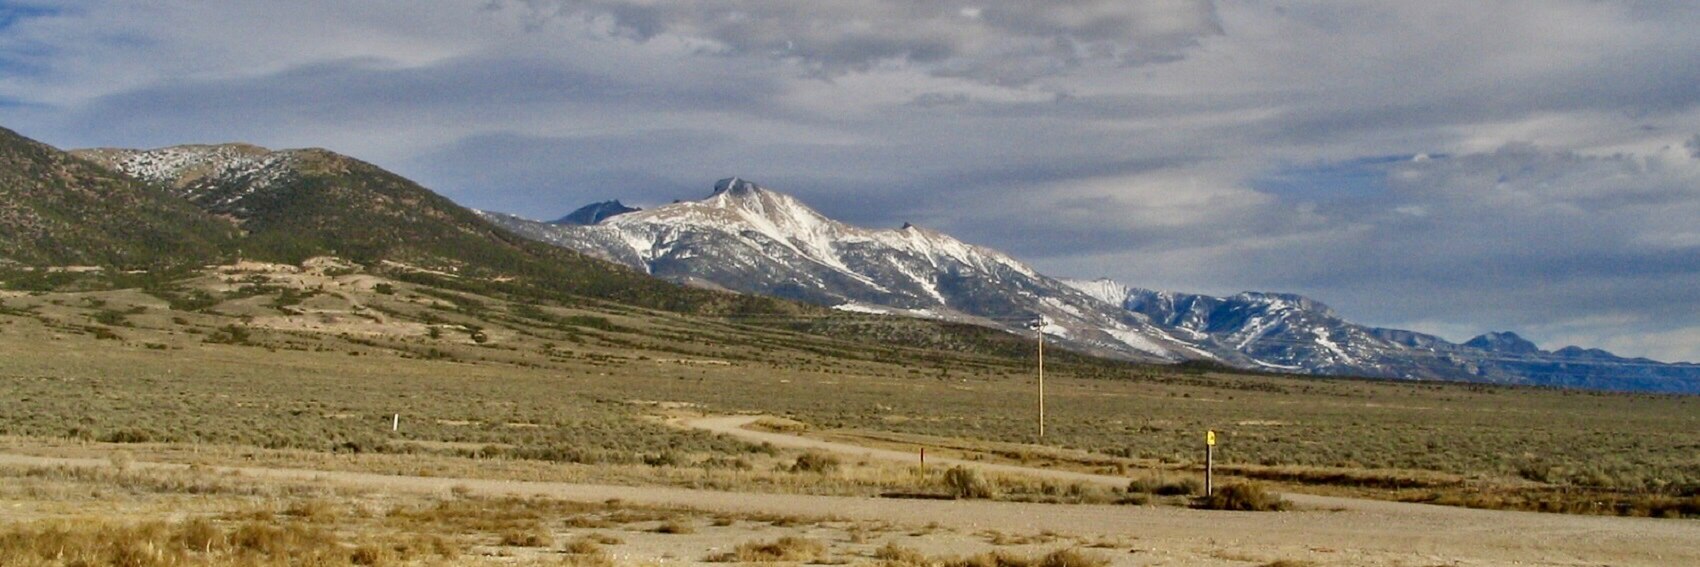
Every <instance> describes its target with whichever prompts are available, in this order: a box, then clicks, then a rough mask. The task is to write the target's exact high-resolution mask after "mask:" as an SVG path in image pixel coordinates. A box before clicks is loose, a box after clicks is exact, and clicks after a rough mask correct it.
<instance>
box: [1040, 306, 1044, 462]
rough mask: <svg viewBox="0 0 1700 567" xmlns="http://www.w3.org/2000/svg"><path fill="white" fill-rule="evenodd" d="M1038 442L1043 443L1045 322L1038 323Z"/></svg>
mask: <svg viewBox="0 0 1700 567" xmlns="http://www.w3.org/2000/svg"><path fill="white" fill-rule="evenodd" d="M1039 442H1040V443H1044V442H1045V322H1044V320H1043V319H1041V320H1040V321H1039Z"/></svg>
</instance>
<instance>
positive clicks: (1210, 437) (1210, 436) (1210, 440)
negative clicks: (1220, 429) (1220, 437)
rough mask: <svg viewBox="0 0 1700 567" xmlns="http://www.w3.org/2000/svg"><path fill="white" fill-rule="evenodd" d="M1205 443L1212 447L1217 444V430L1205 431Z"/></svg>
mask: <svg viewBox="0 0 1700 567" xmlns="http://www.w3.org/2000/svg"><path fill="white" fill-rule="evenodd" d="M1204 444H1205V445H1209V446H1211V447H1215V446H1216V432H1215V431H1206V432H1204Z"/></svg>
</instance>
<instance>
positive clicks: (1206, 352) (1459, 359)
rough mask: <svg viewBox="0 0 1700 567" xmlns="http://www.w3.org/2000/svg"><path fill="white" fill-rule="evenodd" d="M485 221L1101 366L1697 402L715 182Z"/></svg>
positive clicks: (1289, 304) (1632, 376)
mask: <svg viewBox="0 0 1700 567" xmlns="http://www.w3.org/2000/svg"><path fill="white" fill-rule="evenodd" d="M480 214H481V215H483V216H484V218H486V219H488V220H490V221H492V222H494V223H495V224H497V225H500V226H503V227H505V228H507V229H509V230H512V231H514V232H515V233H518V234H520V235H523V236H526V237H529V238H533V239H537V240H539V241H542V242H547V243H550V244H554V245H556V246H562V247H566V248H571V249H573V250H577V251H579V252H582V253H585V254H587V255H590V256H594V257H598V258H602V259H605V260H608V261H611V262H615V263H619V264H623V265H626V266H630V267H632V268H634V269H637V270H641V271H643V272H645V273H648V274H651V275H654V276H656V277H660V278H663V279H667V280H671V281H675V282H680V283H684V284H687V285H693V286H698V287H705V288H713V289H725V290H732V291H738V292H744V293H753V294H763V295H772V296H777V297H784V298H789V299H796V300H801V301H806V302H810V303H815V304H819V305H824V306H830V307H833V308H835V309H839V310H846V311H862V312H874V313H889V314H899V315H908V316H917V317H929V318H938V319H945V320H952V321H961V322H969V323H975V324H981V325H991V326H996V327H999V328H1003V329H1005V330H1008V331H1010V332H1016V333H1030V332H1032V331H1029V330H1028V329H1029V328H1030V327H1032V326H1034V322H1036V321H1039V322H1042V323H1040V324H1041V325H1042V329H1043V332H1044V333H1045V335H1046V336H1047V337H1048V338H1050V339H1051V340H1054V341H1057V342H1060V343H1062V344H1063V345H1065V346H1067V347H1069V348H1071V349H1075V350H1078V351H1082V352H1087V353H1091V354H1096V355H1102V356H1113V357H1120V358H1126V359H1132V360H1139V361H1148V362H1169V363H1173V362H1185V361H1200V362H1207V363H1214V364H1220V365H1224V366H1228V367H1233V368H1239V369H1244V370H1258V371H1266V372H1280V373H1295V374H1312V375H1332V376H1366V377H1379V378H1399V379H1413V380H1463V381H1475V382H1490V383H1500V384H1526V385H1542V386H1563V387H1585V388H1605V389H1622V390H1646V391H1673V392H1674V391H1700V365H1695V364H1686V363H1662V362H1657V361H1653V360H1647V359H1641V358H1635V359H1631V358H1624V357H1618V356H1616V355H1613V354H1611V353H1609V352H1606V351H1602V350H1597V349H1584V348H1580V347H1565V348H1561V349H1558V350H1552V351H1548V350H1542V349H1540V348H1538V347H1537V346H1535V345H1534V344H1533V343H1530V342H1529V341H1527V340H1524V339H1522V338H1521V337H1519V336H1517V335H1516V334H1514V333H1509V332H1506V333H1490V334H1487V335H1482V336H1480V337H1475V338H1473V339H1470V340H1468V341H1465V342H1463V343H1453V342H1450V341H1447V340H1445V339H1443V338H1441V337H1437V336H1434V335H1428V334H1423V333H1418V332H1413V331H1405V330H1398V329H1385V328H1378V327H1371V326H1365V325H1359V324H1356V323H1352V322H1350V321H1347V320H1345V319H1344V318H1342V317H1341V316H1340V315H1339V314H1338V313H1336V312H1335V311H1334V310H1333V309H1331V308H1329V307H1328V306H1327V305H1325V304H1323V303H1321V302H1318V301H1316V300H1313V299H1310V298H1306V297H1302V296H1297V295H1292V294H1283V293H1263V292H1245V293H1240V294H1237V295H1234V296H1231V297H1213V296H1208V295H1197V294H1186V293H1173V292H1166V291H1155V290H1149V289H1142V288H1137V287H1131V286H1127V285H1124V284H1121V283H1118V282H1115V281H1110V280H1103V279H1100V280H1071V279H1064V278H1054V277H1050V276H1047V275H1044V274H1041V273H1039V272H1038V271H1036V270H1034V269H1033V268H1032V267H1030V266H1027V265H1026V264H1024V263H1022V262H1020V261H1019V260H1017V259H1015V258H1013V257H1011V256H1009V255H1007V254H1004V253H1001V252H998V251H996V250H992V249H989V248H985V247H981V246H975V245H972V244H967V243H964V242H962V241H960V240H957V239H955V238H953V237H951V236H949V235H946V234H943V233H940V232H937V231H933V230H929V229H925V228H921V227H917V226H913V225H908V224H906V225H904V226H902V227H901V228H896V229H869V228H863V227H857V226H852V225H849V224H846V223H843V222H839V221H836V220H833V219H831V218H828V217H826V216H825V215H822V214H821V213H819V212H817V211H815V210H814V209H811V208H809V207H808V206H807V205H805V204H803V203H802V202H801V201H799V200H797V199H796V198H794V197H792V196H790V195H786V194H784V193H781V192H778V191H773V190H770V189H766V188H763V187H761V186H759V185H757V184H755V183H752V182H750V181H747V180H743V179H738V178H730V179H725V180H722V181H720V182H718V183H717V184H716V185H715V187H714V190H713V192H712V193H711V194H710V195H709V196H708V197H707V198H705V199H702V200H684V201H677V202H674V203H671V204H667V205H662V206H659V207H655V208H652V209H645V210H639V209H635V208H631V207H626V206H624V205H622V204H620V203H619V202H618V201H609V202H604V203H597V204H594V205H590V206H587V207H585V208H583V209H580V210H578V211H575V212H574V213H573V214H569V215H567V216H566V217H564V218H563V219H562V220H560V221H556V222H552V223H550V222H539V221H533V220H527V219H524V218H520V217H516V216H513V215H507V214H501V213H492V212H481V213H480Z"/></svg>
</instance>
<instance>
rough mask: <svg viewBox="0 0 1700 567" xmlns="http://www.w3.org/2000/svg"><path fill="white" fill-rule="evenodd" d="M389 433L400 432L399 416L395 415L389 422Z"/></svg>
mask: <svg viewBox="0 0 1700 567" xmlns="http://www.w3.org/2000/svg"><path fill="white" fill-rule="evenodd" d="M390 431H392V432H394V431H401V414H399V413H398V414H395V419H394V420H393V421H391V422H390Z"/></svg>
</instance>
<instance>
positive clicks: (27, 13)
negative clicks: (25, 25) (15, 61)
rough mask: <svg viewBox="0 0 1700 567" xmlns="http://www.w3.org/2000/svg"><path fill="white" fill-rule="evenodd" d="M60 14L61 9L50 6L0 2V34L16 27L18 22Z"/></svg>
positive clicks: (2, 0) (0, 0)
mask: <svg viewBox="0 0 1700 567" xmlns="http://www.w3.org/2000/svg"><path fill="white" fill-rule="evenodd" d="M60 13H62V10H61V9H59V8H54V7H52V6H44V5H41V4H36V3H30V2H14V1H8V0H0V33H5V32H6V30H9V29H11V28H12V27H13V26H16V25H17V24H18V22H21V21H24V20H28V19H30V18H41V17H47V16H54V15H58V14H60Z"/></svg>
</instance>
